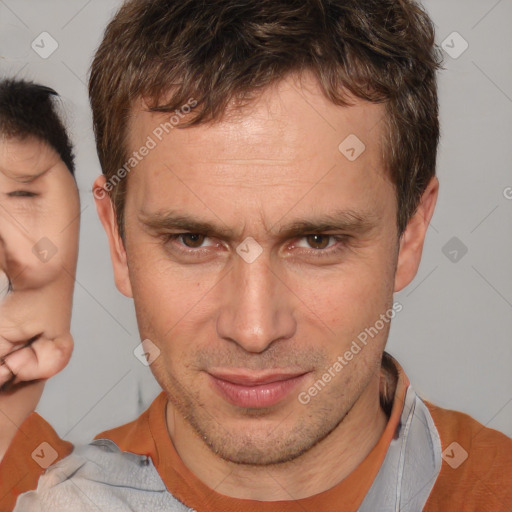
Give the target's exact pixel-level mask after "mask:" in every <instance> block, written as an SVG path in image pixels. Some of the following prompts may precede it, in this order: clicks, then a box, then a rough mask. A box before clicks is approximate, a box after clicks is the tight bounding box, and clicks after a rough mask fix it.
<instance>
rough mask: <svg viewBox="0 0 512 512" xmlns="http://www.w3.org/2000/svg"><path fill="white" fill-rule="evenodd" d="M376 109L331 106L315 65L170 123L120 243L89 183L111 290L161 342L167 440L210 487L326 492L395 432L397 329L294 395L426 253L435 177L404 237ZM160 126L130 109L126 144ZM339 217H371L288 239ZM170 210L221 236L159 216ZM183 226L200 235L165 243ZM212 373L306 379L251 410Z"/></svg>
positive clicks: (135, 181) (134, 178) (279, 495)
mask: <svg viewBox="0 0 512 512" xmlns="http://www.w3.org/2000/svg"><path fill="white" fill-rule="evenodd" d="M382 115H383V107H382V106H377V105H372V104H369V103H366V102H363V101H357V102H355V105H354V106H352V107H350V108H346V107H338V106H335V105H333V104H331V103H330V102H329V101H328V100H327V99H326V98H324V97H323V96H322V95H321V93H320V90H319V88H318V86H317V84H316V82H315V81H314V79H313V78H311V77H308V76H307V75H306V76H303V77H302V80H297V77H288V78H287V79H286V80H284V81H282V82H280V83H279V84H278V85H277V86H276V87H273V88H271V89H268V90H267V91H265V92H264V93H263V94H262V96H261V97H260V98H259V99H258V100H257V101H256V102H255V103H253V104H251V105H250V106H249V107H247V108H246V109H244V110H243V111H235V110H233V112H232V115H229V116H227V117H226V118H225V119H224V120H222V121H221V122H219V123H216V124H210V125H201V126H198V127H192V128H188V129H183V130H180V129H175V130H174V131H172V132H171V133H169V134H168V135H167V136H166V137H165V138H163V140H162V141H161V142H159V143H158V144H157V145H156V147H155V148H153V149H151V151H149V153H148V154H147V156H146V157H145V158H143V159H142V161H140V163H138V165H137V167H136V169H134V170H133V171H131V174H130V176H129V178H128V180H129V181H128V192H127V200H126V209H125V225H126V238H125V241H124V242H123V241H122V240H121V239H120V238H119V235H118V232H117V227H116V223H115V216H114V212H113V209H112V205H111V202H110V200H109V198H108V197H106V196H104V195H103V194H101V187H103V186H104V184H105V178H103V177H100V178H98V179H97V181H96V182H95V197H96V202H97V208H98V212H99V216H100V219H101V221H102V223H103V225H104V227H105V229H106V232H107V235H108V238H109V242H110V250H111V256H112V260H113V265H114V272H115V279H116V284H117V287H118V288H119V290H120V291H121V292H122V293H123V294H125V295H126V296H129V297H133V298H134V301H135V307H136V313H137V320H138V325H139V330H140V335H141V339H149V340H151V342H152V344H153V346H156V347H158V350H159V351H160V353H159V355H158V357H156V359H155V360H154V362H153V363H152V364H151V369H152V371H153V373H154V375H155V377H156V379H157V380H158V382H159V383H160V385H161V386H162V388H163V389H164V390H165V391H166V393H167V395H168V398H169V404H168V408H167V422H168V430H169V434H170V436H171V438H172V440H173V443H174V445H175V447H176V449H177V451H178V453H179V455H180V456H181V458H182V459H183V461H184V463H185V464H186V465H187V466H188V467H189V468H190V469H191V470H192V471H193V472H194V473H195V474H196V475H197V476H198V477H199V478H200V479H201V480H203V482H205V483H206V484H207V485H209V486H210V487H211V488H214V489H215V490H216V491H217V492H220V493H222V494H226V495H230V496H235V497H240V498H251V499H259V500H287V499H290V498H291V497H293V498H301V497H305V496H310V495H313V494H316V493H319V492H321V491H323V490H326V489H328V488H331V487H332V486H334V485H335V484H336V483H338V482H339V481H341V480H342V479H343V478H344V477H345V476H347V475H348V474H349V473H350V472H351V471H352V470H353V469H354V468H355V467H356V466H357V465H358V464H359V463H360V462H361V461H362V460H363V459H364V457H365V456H366V455H367V454H368V452H369V451H370V450H371V448H372V447H373V446H374V445H375V444H376V442H377V441H378V439H379V437H380V435H381V434H382V431H383V430H384V428H385V425H386V421H387V417H386V415H385V413H384V412H383V410H382V409H381V408H380V405H379V373H380V361H381V356H382V352H383V350H384V347H385V343H386V339H387V335H388V328H389V324H387V326H386V328H384V329H383V330H382V331H381V332H380V333H379V335H378V336H376V337H375V338H374V339H373V340H372V341H371V343H369V344H368V345H367V346H366V347H365V348H364V349H363V350H362V351H361V352H360V353H359V354H358V355H357V356H355V357H354V358H353V360H352V361H350V364H348V365H347V366H346V367H345V368H344V369H343V371H342V372H340V373H339V374H338V375H337V376H336V377H335V378H333V379H332V381H331V382H330V383H329V385H328V386H326V387H325V389H323V390H322V391H321V392H320V393H319V394H318V395H317V396H316V397H314V399H312V400H311V401H310V403H309V404H307V405H303V404H301V403H300V402H299V400H298V395H299V393H300V392H301V391H304V390H307V389H308V388H309V387H310V386H311V385H312V384H313V383H314V382H315V381H316V380H318V379H319V378H320V377H321V376H322V374H323V373H324V372H325V370H326V369H327V368H328V367H329V366H331V365H332V364H333V363H334V362H335V361H336V359H337V357H338V356H339V355H342V354H343V353H344V352H345V351H346V350H348V348H349V347H350V344H351V342H352V340H354V339H355V338H356V337H357V335H358V334H359V333H360V332H361V331H363V330H364V329H365V328H366V327H369V326H372V325H374V324H375V322H376V320H378V319H379V316H380V315H381V314H383V313H385V311H386V310H388V309H389V308H390V307H391V305H392V303H393V291H397V290H400V289H402V288H403V287H404V286H406V285H407V284H408V283H409V282H410V281H411V280H412V278H413V277H414V275H415V273H416V271H417V268H418V265H419V262H420V257H421V250H422V246H423V241H424V236H425V232H426V230H427V227H428V222H429V220H430V218H431V215H432V213H433V209H434V205H435V201H436V197H437V189H438V183H437V180H436V179H433V180H432V182H431V183H430V184H429V187H428V188H427V190H426V191H425V194H424V196H423V201H422V203H421V205H420V207H419V209H418V212H417V213H416V215H415V216H414V218H412V219H411V222H410V223H409V226H408V228H407V232H406V233H405V234H404V236H403V237H402V238H401V239H400V242H399V240H398V235H397V230H396V208H397V206H396V200H395V193H394V188H393V185H392V183H391V182H390V181H389V179H388V177H387V174H386V172H385V170H384V169H383V163H382V159H381V154H382V148H381V146H380V138H381V132H380V128H381V124H380V119H381V118H382ZM163 120H165V117H163V116H162V115H161V114H155V113H149V112H147V111H145V110H144V108H143V105H142V103H139V104H137V105H135V106H134V109H133V117H132V119H131V123H130V129H129V135H128V144H129V148H128V149H129V151H130V152H131V151H133V150H135V149H137V148H139V147H140V146H142V145H143V144H144V143H145V141H146V140H147V137H148V135H151V133H152V131H153V130H154V129H155V127H156V126H158V124H159V123H160V122H162V121H163ZM349 134H356V135H357V137H359V139H360V140H362V141H363V142H364V144H365V145H366V150H365V151H364V152H363V153H362V154H361V156H359V158H357V159H356V160H355V161H353V162H350V161H349V160H348V159H346V158H345V156H343V155H342V154H341V153H340V151H339V150H338V145H339V144H340V142H341V141H343V140H344V139H345V138H346V137H347V136H348V135H349ZM340 211H343V212H345V215H346V212H348V211H350V212H352V217H351V218H352V219H353V218H354V216H356V217H358V218H359V219H360V220H361V219H362V220H363V222H359V223H357V225H354V223H349V224H348V225H344V226H341V227H340V228H337V229H329V230H326V231H311V230H309V229H307V230H304V229H303V230H300V231H299V233H295V234H293V236H289V233H288V234H284V235H283V230H285V229H286V228H287V227H289V225H290V224H294V223H296V222H299V221H310V222H315V221H317V220H318V219H319V218H321V217H324V216H327V215H334V214H335V213H336V212H338V213H339V212H340ZM171 212H174V213H177V214H179V215H181V216H189V217H191V218H193V219H194V220H195V221H201V222H208V223H210V224H212V225H214V226H216V230H215V231H214V232H207V233H204V232H201V231H198V230H197V227H196V226H192V225H190V223H189V224H187V225H185V226H179V227H172V226H168V225H167V226H166V225H165V222H162V218H165V216H166V215H168V214H169V213H171ZM187 226H189V229H187ZM180 233H202V234H204V235H206V236H205V237H204V238H201V237H199V239H198V238H197V237H192V238H190V236H188V237H174V238H173V237H171V236H170V235H178V234H180ZM312 234H322V235H326V236H325V237H322V238H319V239H318V238H311V237H309V236H308V235H312ZM327 235H332V236H337V237H341V238H340V239H339V240H337V239H334V238H332V237H329V236H327ZM246 237H253V238H254V239H255V240H256V241H257V242H258V244H259V245H260V246H261V248H262V249H263V252H262V253H261V254H260V255H259V256H258V258H256V260H255V261H253V262H252V263H247V262H246V261H244V259H242V258H241V257H240V256H239V254H237V252H236V248H237V246H238V245H239V244H241V243H242V242H243V241H244V240H245V239H246ZM312 242H313V243H312ZM318 242H319V243H318ZM398 251H399V252H398ZM219 370H220V371H224V372H230V371H231V372H236V373H239V374H240V373H243V374H245V375H261V374H262V373H265V372H267V373H268V372H275V371H279V372H291V373H301V374H303V377H302V379H301V381H300V384H299V385H298V386H296V387H295V388H294V389H293V390H292V391H291V392H290V393H289V394H288V395H287V396H286V397H285V398H284V399H283V400H281V401H280V402H279V403H277V404H275V405H273V406H271V407H265V408H257V407H254V408H246V407H239V406H236V405H233V404H231V403H229V402H228V401H227V400H226V399H225V398H224V397H223V396H222V395H220V394H219V393H218V392H217V391H216V389H214V386H212V379H211V374H212V372H213V373H215V372H218V371H219Z"/></svg>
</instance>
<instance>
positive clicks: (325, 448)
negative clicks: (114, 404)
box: [167, 378, 388, 501]
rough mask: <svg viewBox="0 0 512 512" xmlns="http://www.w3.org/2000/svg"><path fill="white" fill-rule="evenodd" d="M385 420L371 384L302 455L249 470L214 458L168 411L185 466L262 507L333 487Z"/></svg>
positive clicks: (172, 411) (210, 484)
mask: <svg viewBox="0 0 512 512" xmlns="http://www.w3.org/2000/svg"><path fill="white" fill-rule="evenodd" d="M387 420H388V418H387V416H386V413H385V412H384V411H383V409H382V408H381V406H380V401H379V378H375V379H374V380H372V381H371V383H370V385H369V386H368V387H367V388H366V389H365V391H364V392H363V393H362V395H361V396H360V397H359V399H358V400H357V402H356V403H355V404H354V406H353V407H352V409H351V410H350V411H349V412H348V414H347V415H346V416H345V417H344V419H343V420H342V421H341V422H340V424H339V425H338V426H337V427H336V428H335V429H334V430H333V431H332V432H331V433H330V434H329V435H328V436H327V437H326V438H325V439H323V440H322V441H321V442H319V443H318V444H316V445H315V446H314V447H313V448H311V449H310V450H308V451H307V452H306V453H304V454H302V455H301V456H300V457H298V458H296V459H295V460H293V461H291V462H287V463H283V464H274V465H271V466H248V465H241V464H234V463H231V462H228V461H226V460H224V459H222V458H220V457H219V456H217V455H216V454H215V453H213V452H212V451H211V450H210V448H209V447H208V446H206V444H205V443H204V442H203V440H202V439H200V438H199V436H198V435H197V434H196V433H195V432H194V431H192V429H191V427H190V426H189V424H188V423H187V422H186V420H185V419H184V418H183V417H182V416H181V415H180V414H179V413H178V412H177V411H175V409H174V407H173V406H172V405H171V404H170V403H168V406H167V426H168V430H169V434H170V437H171V439H172V441H173V443H174V446H175V448H176V451H177V452H178V455H179V456H180V457H181V459H182V461H183V463H184V464H185V466H187V468H188V469H189V470H190V471H191V472H192V473H193V474H194V475H195V476H196V477H197V478H199V479H200V480H201V481H202V482H203V483H204V484H205V485H207V486H208V487H210V488H211V489H215V491H216V492H218V493H220V494H223V495H226V496H230V497H233V498H240V499H251V500H260V501H281V500H284V501H286V500H291V499H301V498H306V497H309V496H313V495H315V494H319V493H321V492H324V491H326V490H328V489H330V488H332V487H334V486H335V485H336V484H338V483H339V482H341V481H342V480H343V479H345V478H346V477H347V476H348V475H349V474H350V473H351V472H352V471H354V469H355V468H357V466H358V465H359V464H360V463H361V462H362V461H363V460H364V459H365V458H366V456H367V455H368V454H369V453H370V451H371V450H372V448H373V447H374V446H375V445H376V444H377V442H378V441H379V439H380V437H381V435H382V433H383V432H384V429H385V427H386V423H387Z"/></svg>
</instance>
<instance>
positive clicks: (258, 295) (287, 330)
mask: <svg viewBox="0 0 512 512" xmlns="http://www.w3.org/2000/svg"><path fill="white" fill-rule="evenodd" d="M270 265H271V262H270V260H269V258H267V257H266V255H265V253H263V254H261V255H260V256H259V257H258V258H257V259H256V261H253V262H252V263H247V262H246V261H244V260H243V259H242V258H240V257H238V256H237V255H235V262H234V268H233V269H232V271H231V272H230V273H229V275H228V276H226V280H225V282H224V283H223V290H222V291H221V301H222V302H221V307H220V313H219V315H218V317H217V334H218V335H219V337H221V338H222V339H225V340H228V341H231V342H234V343H236V344H237V345H239V346H240V347H242V348H243V349H244V350H245V351H247V352H251V353H261V352H264V351H265V350H266V349H267V348H268V347H269V346H270V345H271V344H272V343H274V342H276V341H279V340H284V339H288V338H291V337H292V336H293V335H294V334H295V331H296V319H295V316H294V309H295V306H294V303H295V302H296V301H294V296H293V294H292V292H291V291H290V290H289V289H288V288H287V287H286V285H285V284H284V282H283V281H282V280H281V279H280V277H279V276H278V275H277V273H276V272H275V271H273V270H272V268H271V266H270Z"/></svg>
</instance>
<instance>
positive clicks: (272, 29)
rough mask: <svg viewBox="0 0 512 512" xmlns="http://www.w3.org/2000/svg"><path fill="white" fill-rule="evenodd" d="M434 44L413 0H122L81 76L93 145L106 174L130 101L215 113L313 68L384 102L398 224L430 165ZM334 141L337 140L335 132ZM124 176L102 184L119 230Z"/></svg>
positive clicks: (413, 204)
mask: <svg viewBox="0 0 512 512" xmlns="http://www.w3.org/2000/svg"><path fill="white" fill-rule="evenodd" d="M439 64H440V60H439V52H438V50H437V47H436V45H435V44H434V29H433V25H432V22H431V20H430V18H429V17H428V15H427V14H426V13H425V12H424V11H423V10H422V8H421V7H420V6H419V5H418V4H416V3H415V2H414V1H413V0H210V1H208V2H204V1H202V0H179V1H178V0H129V1H127V2H125V3H124V4H123V6H122V7H121V8H120V9H119V11H118V12H117V14H116V15H115V17H114V18H113V20H112V21H111V22H110V24H109V25H108V27H107V29H106V32H105V36H104V38H103V41H102V43H101V45H100V47H99V48H98V51H97V53H96V55H95V58H94V61H93V64H92V67H91V75H90V81H89V93H90V99H91V106H92V111H93V121H94V129H95V134H96V144H97V149H98V155H99V159H100V163H101V166H102V169H103V173H104V174H105V175H106V177H107V180H108V179H110V178H112V177H113V176H114V174H115V173H116V172H117V171H118V170H119V169H120V168H121V167H122V166H123V164H124V163H125V162H126V159H127V154H128V152H127V148H126V144H125V140H126V132H127V125H128V118H129V115H130V111H131V108H132V107H133V105H134V101H135V100H136V99H138V98H144V99H145V100H148V99H149V105H150V107H151V110H154V111H160V112H172V111H174V110H176V109H179V108H180V107H181V106H182V105H184V104H186V103H187V101H188V100H189V98H191V97H192V98H194V99H195V101H197V108H196V109H195V110H194V115H193V118H192V120H191V121H189V122H188V123H186V124H183V125H180V127H186V126H191V125H197V124H199V123H206V122H209V121H214V120H219V119H220V118H222V116H223V114H224V113H225V111H226V108H227V106H228V103H229V102H231V101H234V102H236V104H243V103H245V102H248V101H250V99H251V98H254V97H255V96H256V95H257V94H258V92H259V91H262V90H263V89H265V88H266V87H268V86H270V85H271V84H274V83H276V82H277V81H279V80H282V79H283V78H284V77H285V76H287V75H288V74H290V73H301V72H304V71H309V72H312V73H313V75H314V76H316V78H317V80H318V82H319V84H320V86H321V87H322V90H323V92H324V94H325V95H326V97H327V98H329V99H330V100H331V101H332V102H333V103H335V104H337V105H348V104H350V101H349V94H351V95H353V96H355V97H357V98H361V99H364V100H367V101H370V102H374V103H383V104H385V106H386V119H385V120H384V121H385V124H384V130H383V133H384V136H385V138H386V143H385V144H383V152H384V153H383V155H384V162H385V167H386V169H387V171H388V172H390V175H391V179H392V181H393V183H394V185H395V188H396V197H397V204H398V217H397V225H398V232H399V234H401V233H402V232H403V231H404V229H405V227H406V225H407V223H408V221H409V219H410V217H411V216H412V215H413V214H414V212H415V211H416V208H417V206H418V203H419V200H420V198H421V195H422V193H423V191H424V190H425V188H426V186H427V184H428V182H429V180H430V178H431V177H433V176H434V175H435V165H436V153H437V144H438V138H439V121H438V103H437V85H436V71H437V69H438V67H439ZM340 142H341V141H340ZM126 181H127V180H122V181H120V182H119V183H118V185H117V186H116V187H114V188H113V190H112V191H111V192H110V194H111V198H112V201H113V204H114V208H115V210H116V216H117V223H118V227H119V231H120V233H121V235H123V232H124V223H123V209H124V198H125V194H126Z"/></svg>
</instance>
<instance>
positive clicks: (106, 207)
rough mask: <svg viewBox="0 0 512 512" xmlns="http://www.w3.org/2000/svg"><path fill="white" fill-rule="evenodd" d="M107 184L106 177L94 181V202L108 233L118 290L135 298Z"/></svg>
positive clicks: (99, 177)
mask: <svg viewBox="0 0 512 512" xmlns="http://www.w3.org/2000/svg"><path fill="white" fill-rule="evenodd" d="M105 184H106V178H105V176H98V177H97V178H96V180H95V181H94V184H93V187H92V190H93V195H94V201H95V202H96V210H97V211H98V216H99V218H100V221H101V223H102V224H103V228H104V229H105V232H106V233H107V238H108V243H109V246H110V258H111V259H112V266H113V268H114V279H115V283H116V286H117V289H118V290H119V291H120V292H121V293H122V294H123V295H126V297H133V295H132V286H131V283H130V275H129V271H128V263H127V258H126V251H125V248H124V243H123V240H122V239H121V236H120V235H119V231H118V228H117V220H116V215H115V212H114V206H113V204H112V201H111V199H110V196H109V194H108V193H107V191H106V190H105V188H104V187H105Z"/></svg>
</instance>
